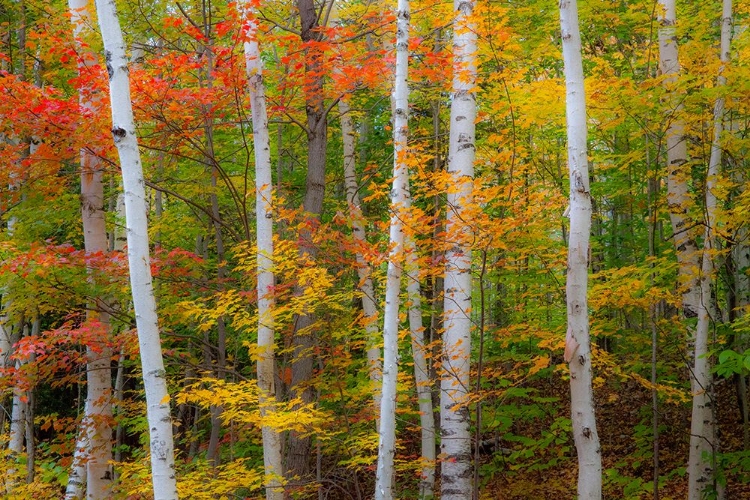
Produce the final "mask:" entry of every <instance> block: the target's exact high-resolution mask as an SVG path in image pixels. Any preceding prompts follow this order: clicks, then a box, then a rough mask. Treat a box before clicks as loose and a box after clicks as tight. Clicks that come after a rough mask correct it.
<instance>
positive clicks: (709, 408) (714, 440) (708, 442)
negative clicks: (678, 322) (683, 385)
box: [688, 0, 732, 500]
mask: <svg viewBox="0 0 750 500" xmlns="http://www.w3.org/2000/svg"><path fill="white" fill-rule="evenodd" d="M731 36H732V2H731V0H724V1H723V2H722V24H721V49H720V50H721V54H720V59H721V66H720V68H719V74H718V77H717V86H718V87H723V86H724V85H725V84H726V77H725V76H724V74H723V72H724V66H725V65H726V64H727V63H728V62H729V48H730V43H731ZM723 121H724V98H723V97H719V98H717V99H716V102H715V103H714V133H713V141H712V144H711V156H710V159H709V165H708V172H707V174H706V210H705V214H706V215H705V217H706V223H705V226H704V232H703V256H702V262H701V274H700V281H699V283H700V298H701V300H700V301H699V302H698V324H697V326H696V329H695V346H694V347H695V352H694V355H693V371H692V377H693V380H692V389H693V411H692V419H691V423H690V456H689V459H688V499H689V500H700V499H701V498H704V497H705V495H706V492H707V491H708V490H709V489H710V488H712V489H714V490H715V491H717V492H718V493H719V496H720V497H722V496H723V495H722V494H721V493H722V488H720V487H719V486H718V485H717V484H716V482H715V455H716V453H718V451H719V439H718V435H717V429H716V418H715V417H716V415H715V413H714V408H715V404H714V401H713V393H714V391H713V374H712V373H711V358H710V356H709V353H708V344H709V335H710V328H711V321H712V318H711V309H712V308H711V304H712V298H711V283H712V281H713V277H714V273H715V263H714V254H715V251H716V248H715V242H716V240H715V234H714V228H715V226H716V203H717V200H716V193H715V189H716V185H717V182H718V181H719V175H720V173H721V134H722V131H723V128H724V127H723V125H724V124H723Z"/></svg>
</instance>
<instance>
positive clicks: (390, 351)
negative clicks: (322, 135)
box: [375, 0, 410, 500]
mask: <svg viewBox="0 0 750 500" xmlns="http://www.w3.org/2000/svg"><path fill="white" fill-rule="evenodd" d="M397 9H398V10H397V12H396V74H395V82H394V89H393V102H394V103H395V106H394V114H393V189H392V191H391V221H390V235H389V242H390V251H389V255H388V275H387V279H386V288H385V310H384V311H383V388H382V394H381V398H382V399H381V400H380V430H379V432H378V439H379V442H378V465H377V473H376V478H375V498H376V499H377V500H390V499H392V498H393V497H394V496H393V481H394V473H393V457H394V454H395V452H396V396H397V381H398V332H399V323H400V322H399V306H400V299H399V296H400V294H401V274H402V266H403V263H404V224H403V214H404V213H405V212H404V211H405V208H406V207H405V204H406V201H407V199H408V196H407V190H408V186H409V184H408V182H409V181H408V179H409V170H408V168H409V167H408V165H407V162H406V154H407V141H408V138H409V128H408V127H409V86H408V83H407V77H408V71H409V16H410V13H409V1H408V0H398V8H397Z"/></svg>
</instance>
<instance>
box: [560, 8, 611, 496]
mask: <svg viewBox="0 0 750 500" xmlns="http://www.w3.org/2000/svg"><path fill="white" fill-rule="evenodd" d="M560 28H561V34H562V45H563V59H564V62H565V89H566V95H567V98H566V106H565V110H566V113H565V114H566V119H567V129H568V170H569V176H570V177H569V179H570V235H569V239H568V272H567V284H566V297H567V316H568V332H567V335H566V338H565V361H566V362H568V363H569V367H570V411H571V419H572V423H573V437H574V440H575V444H576V450H577V451H578V498H579V499H580V500H596V499H600V498H601V497H602V459H601V451H600V449H599V436H598V434H597V431H596V418H595V415H594V393H593V389H592V385H591V381H592V378H593V374H592V367H591V344H590V338H589V316H588V302H587V296H586V295H587V289H588V264H589V238H590V235H591V195H590V191H589V169H588V159H587V147H586V132H587V130H586V127H587V124H586V96H585V92H584V87H583V65H582V61H581V35H580V32H579V29H578V6H577V5H576V0H563V1H562V2H560Z"/></svg>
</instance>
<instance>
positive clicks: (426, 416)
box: [404, 187, 437, 499]
mask: <svg viewBox="0 0 750 500" xmlns="http://www.w3.org/2000/svg"><path fill="white" fill-rule="evenodd" d="M408 200H409V193H408V187H407V203H406V204H405V205H406V207H405V209H406V210H408V208H409V205H410V203H409V202H408ZM404 247H405V248H404V250H405V252H406V280H407V282H406V295H407V300H408V308H409V331H410V334H411V351H412V358H413V359H414V382H415V385H416V389H417V404H418V405H419V423H420V427H421V435H422V444H421V457H420V459H421V460H422V471H421V473H420V481H419V498H420V499H428V498H432V496H433V493H434V490H435V459H436V458H437V457H436V456H435V416H434V407H433V405H432V378H431V377H430V368H429V367H428V364H427V347H426V346H425V338H424V334H425V328H424V325H423V323H422V290H421V286H420V282H419V263H418V262H417V249H416V245H415V243H414V238H413V237H412V236H410V235H409V234H406V235H405V236H404Z"/></svg>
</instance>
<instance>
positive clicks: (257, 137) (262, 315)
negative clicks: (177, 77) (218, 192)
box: [238, 0, 284, 500]
mask: <svg viewBox="0 0 750 500" xmlns="http://www.w3.org/2000/svg"><path fill="white" fill-rule="evenodd" d="M238 7H239V9H240V14H241V16H242V18H243V19H245V20H246V26H248V28H247V33H246V36H247V39H246V41H245V44H244V49H245V66H246V70H247V78H248V88H249V91H250V108H251V113H252V120H253V143H254V146H255V211H256V231H257V246H258V250H257V257H256V261H257V267H258V278H257V279H258V367H257V373H258V389H259V390H260V398H261V400H260V407H261V415H262V416H263V417H268V416H269V415H271V414H272V413H273V410H274V404H275V402H276V396H275V394H276V389H275V387H274V362H275V361H274V316H273V306H274V274H273V204H272V201H273V200H272V196H273V193H272V188H273V181H272V179H271V169H272V165H271V147H270V137H269V131H268V114H267V112H266V95H265V86H264V84H263V63H262V60H261V57H260V47H259V45H258V40H257V29H258V25H257V21H256V20H255V19H254V18H253V16H252V13H251V12H250V8H249V6H248V5H247V2H246V1H245V0H241V1H240V2H239V3H238ZM261 433H262V436H263V463H264V465H265V474H266V498H267V499H268V500H281V499H282V498H283V490H282V489H281V488H280V486H281V478H282V477H283V473H284V470H283V467H282V463H281V437H280V435H279V433H278V432H277V431H276V430H274V429H273V428H272V427H269V426H267V425H265V426H263V427H262V429H261Z"/></svg>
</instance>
